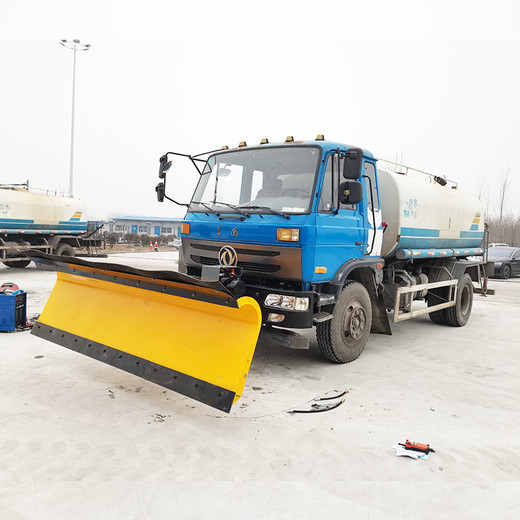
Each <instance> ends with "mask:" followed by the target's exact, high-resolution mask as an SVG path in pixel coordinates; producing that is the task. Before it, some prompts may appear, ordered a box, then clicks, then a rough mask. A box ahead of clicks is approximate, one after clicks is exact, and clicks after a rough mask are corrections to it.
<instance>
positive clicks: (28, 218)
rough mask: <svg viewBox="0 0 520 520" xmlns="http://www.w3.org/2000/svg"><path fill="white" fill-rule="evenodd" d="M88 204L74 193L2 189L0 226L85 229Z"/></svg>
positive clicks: (56, 229)
mask: <svg viewBox="0 0 520 520" xmlns="http://www.w3.org/2000/svg"><path fill="white" fill-rule="evenodd" d="M84 211H85V204H84V203H83V202H82V201H81V200H79V199H75V198H73V197H61V196H56V195H47V194H40V193H33V192H29V191H27V190H25V189H13V188H1V189H0V229H2V230H6V231H7V232H9V230H20V229H21V230H26V231H29V230H52V231H69V232H74V233H78V232H80V231H85V230H86V228H87V222H86V220H84Z"/></svg>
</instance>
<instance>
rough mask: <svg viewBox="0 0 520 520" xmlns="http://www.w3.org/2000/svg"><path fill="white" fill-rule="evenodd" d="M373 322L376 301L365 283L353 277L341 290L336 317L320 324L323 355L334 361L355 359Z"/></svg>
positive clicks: (335, 310) (319, 336)
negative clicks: (373, 307)
mask: <svg viewBox="0 0 520 520" xmlns="http://www.w3.org/2000/svg"><path fill="white" fill-rule="evenodd" d="M371 326H372V304H371V302H370V296H369V295H368V292H367V290H366V289H365V287H363V285H361V284H360V283H358V282H355V281H353V280H349V281H348V283H347V285H345V287H344V289H343V292H342V293H341V295H340V297H339V300H338V302H337V303H336V306H335V307H334V311H333V313H332V319H331V320H328V321H325V322H323V323H318V324H317V325H316V339H317V340H318V347H319V349H320V352H321V353H322V355H323V356H324V357H325V358H326V359H327V360H329V361H332V362H333V363H348V362H350V361H354V359H356V358H357V357H358V356H359V355H360V354H361V352H363V349H364V348H365V345H366V344H367V341H368V336H369V335H370V328H371Z"/></svg>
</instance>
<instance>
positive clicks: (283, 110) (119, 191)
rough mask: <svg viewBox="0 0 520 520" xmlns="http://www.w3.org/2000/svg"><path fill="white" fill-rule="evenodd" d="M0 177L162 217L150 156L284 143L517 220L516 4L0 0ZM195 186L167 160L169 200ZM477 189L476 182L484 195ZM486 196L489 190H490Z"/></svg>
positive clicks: (176, 211)
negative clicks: (352, 156) (379, 163)
mask: <svg viewBox="0 0 520 520" xmlns="http://www.w3.org/2000/svg"><path fill="white" fill-rule="evenodd" d="M0 7H1V13H2V14H1V16H0V29H1V30H0V36H1V38H2V39H1V41H0V65H1V66H0V78H1V81H0V108H1V114H0V115H1V117H0V149H1V154H0V182H23V181H25V180H26V179H28V180H29V181H30V184H31V185H32V186H34V187H38V188H46V189H55V188H59V189H62V190H66V189H67V186H68V182H69V160H70V155H69V154H70V124H71V121H70V118H71V96H72V59H73V52H72V51H70V50H68V49H65V48H64V47H62V46H61V45H59V43H58V42H59V40H60V39H64V38H66V39H74V38H78V39H80V40H81V41H82V42H85V43H90V44H91V45H92V47H91V50H89V51H87V52H81V53H78V56H77V83H76V124H75V153H74V155H75V158H74V171H75V175H74V187H75V190H74V192H75V195H76V196H78V197H80V198H82V199H83V200H84V201H85V202H86V204H87V206H88V209H89V217H90V218H100V217H102V218H105V217H110V216H117V215H143V216H175V217H179V216H182V215H183V214H184V209H183V208H181V207H178V206H175V205H173V204H171V203H169V202H165V203H163V204H159V203H157V202H156V198H155V191H154V187H155V185H156V184H157V182H158V177H157V170H158V164H159V163H158V159H159V157H160V155H162V154H163V153H164V152H166V151H180V152H185V153H200V152H203V151H207V150H211V149H215V148H220V146H222V145H223V144H227V145H229V146H230V147H232V146H236V145H237V144H238V143H239V142H240V141H241V140H245V141H247V143H248V144H256V143H259V142H260V139H261V138H262V137H267V138H269V141H270V142H277V141H283V140H284V139H285V137H286V136H287V135H294V137H295V138H297V139H313V138H314V137H315V136H316V134H318V133H324V134H325V137H326V138H327V139H331V140H335V141H339V142H344V143H347V144H352V145H356V146H361V147H363V148H366V149H368V150H370V151H372V152H373V153H374V155H376V156H378V157H386V158H389V159H395V158H396V157H398V158H402V159H403V161H404V162H405V163H406V164H409V165H411V166H415V167H417V168H420V169H424V170H427V171H432V172H433V173H436V174H440V175H445V176H446V177H448V178H450V179H454V180H455V181H457V182H458V183H459V186H460V188H461V189H464V190H466V191H471V192H473V193H475V194H478V193H479V192H482V194H483V196H484V198H488V199H489V209H490V210H493V208H494V206H495V205H496V196H497V192H498V190H497V184H498V183H499V182H500V179H501V178H502V177H503V176H504V175H505V173H506V172H507V171H508V169H509V175H510V179H511V188H510V191H509V194H508V202H507V209H508V211H509V212H510V213H514V214H515V215H519V214H520V180H519V179H518V177H519V175H520V159H519V155H518V144H517V143H518V138H519V133H520V132H519V121H520V101H519V99H520V41H519V29H518V27H519V23H518V22H519V20H520V18H519V15H520V2H518V1H515V0H511V1H501V0H494V2H489V1H487V2H484V1H480V0H471V1H465V0H464V1H457V0H451V1H444V0H441V1H436V2H423V1H420V0H413V1H398V0H397V1H396V0H394V1H382V0H379V1H376V0H373V1H371V0H364V1H361V0H359V1H356V2H351V1H349V0H343V1H326V0H322V1H321V2H311V1H307V0H299V1H285V2H284V1H283V0H278V1H267V0H264V1H261V2H247V1H223V0H220V1H207V0H204V1H198V2H195V1H194V2H191V3H190V4H188V3H187V2H184V1H183V2H176V1H172V0H170V1H162V0H161V1H154V0H148V1H147V2H136V1H131V0H125V1H120V0H116V1H110V0H103V1H98V0H90V1H82V2H77V1H73V0H63V1H58V0H46V1H45V2H42V1H39V0H26V1H19V2H13V1H8V0H0ZM196 180H197V175H196V173H195V172H194V171H193V170H191V169H190V168H189V166H188V165H175V168H174V170H173V172H172V173H171V174H170V175H169V178H168V181H169V182H168V187H169V189H168V193H169V195H170V196H172V197H173V198H176V199H177V200H182V201H188V200H189V198H190V196H191V192H192V190H193V187H194V183H195V182H196ZM483 187H484V189H483ZM486 194H488V195H487V196H486Z"/></svg>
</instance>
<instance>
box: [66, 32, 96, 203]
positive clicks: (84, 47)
mask: <svg viewBox="0 0 520 520" xmlns="http://www.w3.org/2000/svg"><path fill="white" fill-rule="evenodd" d="M60 44H61V45H63V46H64V47H66V48H67V49H72V50H73V51H74V64H73V67H72V122H71V127H70V176H69V195H70V196H71V197H72V196H73V194H74V108H75V101H76V51H88V50H89V49H90V43H81V42H80V41H79V40H72V41H69V40H61V41H60Z"/></svg>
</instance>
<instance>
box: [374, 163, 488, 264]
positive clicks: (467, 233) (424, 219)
mask: <svg viewBox="0 0 520 520" xmlns="http://www.w3.org/2000/svg"><path fill="white" fill-rule="evenodd" d="M431 181H432V182H430V180H429V179H427V180H423V179H422V178H415V177H412V176H409V175H402V174H397V173H389V172H387V171H385V170H379V171H378V184H379V194H380V199H381V200H380V202H381V211H382V217H383V221H384V222H386V228H385V231H384V234H383V247H382V252H381V254H382V256H384V257H393V256H395V254H396V252H397V251H398V250H399V249H440V248H472V247H478V246H480V244H481V242H482V240H483V238H484V219H483V213H482V205H481V202H480V201H479V200H478V198H477V197H475V196H474V195H471V194H469V193H464V192H461V191H459V190H458V189H455V188H452V187H450V186H448V185H446V186H441V185H440V184H438V183H437V182H434V181H433V178H432V179H431Z"/></svg>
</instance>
